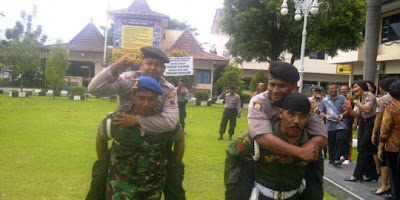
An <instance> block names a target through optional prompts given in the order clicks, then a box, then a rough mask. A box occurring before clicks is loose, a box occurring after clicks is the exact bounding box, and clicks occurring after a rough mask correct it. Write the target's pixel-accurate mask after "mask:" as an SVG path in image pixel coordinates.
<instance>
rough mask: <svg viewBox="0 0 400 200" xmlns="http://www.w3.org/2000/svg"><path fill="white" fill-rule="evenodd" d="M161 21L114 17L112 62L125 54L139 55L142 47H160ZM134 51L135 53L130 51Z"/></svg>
mask: <svg viewBox="0 0 400 200" xmlns="http://www.w3.org/2000/svg"><path fill="white" fill-rule="evenodd" d="M161 32H162V31H161V21H159V20H145V19H133V18H129V17H116V18H115V21H114V41H113V51H112V52H113V54H112V57H113V61H114V62H115V61H116V60H118V59H119V58H120V57H121V56H123V55H125V54H132V55H134V56H137V55H139V54H138V52H139V49H140V48H142V47H144V46H153V47H157V48H160V46H161ZM132 50H136V51H132Z"/></svg>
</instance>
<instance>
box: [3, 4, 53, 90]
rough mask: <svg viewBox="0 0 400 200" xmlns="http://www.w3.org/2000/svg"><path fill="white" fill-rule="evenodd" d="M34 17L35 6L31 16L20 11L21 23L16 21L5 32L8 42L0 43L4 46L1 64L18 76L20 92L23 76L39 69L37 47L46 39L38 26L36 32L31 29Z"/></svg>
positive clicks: (38, 50)
mask: <svg viewBox="0 0 400 200" xmlns="http://www.w3.org/2000/svg"><path fill="white" fill-rule="evenodd" d="M35 16H36V6H34V8H33V12H32V14H29V15H27V14H26V12H25V11H21V21H17V22H16V23H15V26H14V27H13V28H11V29H7V30H6V38H7V40H8V41H6V42H2V44H4V46H3V47H4V50H3V51H2V54H3V56H4V59H3V60H2V62H3V63H4V64H5V65H6V66H7V67H9V68H10V69H11V71H12V75H17V74H20V86H21V91H22V88H23V82H24V76H25V74H26V73H28V72H31V71H37V70H39V69H40V66H41V62H40V49H39V46H40V45H43V44H44V42H46V39H47V36H46V35H42V27H41V26H40V25H38V26H37V28H36V30H33V29H32V26H33V25H32V24H33V20H34V18H35Z"/></svg>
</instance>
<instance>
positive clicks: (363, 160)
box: [353, 91, 377, 180]
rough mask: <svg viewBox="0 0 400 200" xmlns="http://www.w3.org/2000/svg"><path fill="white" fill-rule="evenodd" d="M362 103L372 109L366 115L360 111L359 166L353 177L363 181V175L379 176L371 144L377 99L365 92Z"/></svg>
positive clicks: (374, 149)
mask: <svg viewBox="0 0 400 200" xmlns="http://www.w3.org/2000/svg"><path fill="white" fill-rule="evenodd" d="M360 103H361V104H362V105H364V106H367V107H370V108H371V111H370V112H369V113H365V112H363V111H361V109H358V113H359V114H361V118H360V119H359V120H358V142H357V150H358V156H357V165H356V168H355V169H354V173H353V176H354V177H355V178H356V179H358V180H359V179H362V178H363V174H365V175H366V176H367V177H369V178H375V177H376V176H377V173H376V167H375V162H374V160H373V156H372V154H374V153H376V147H375V146H374V145H373V144H372V143H371V136H372V129H373V128H374V123H375V115H376V107H377V103H376V97H375V95H374V94H372V93H371V92H369V91H365V92H364V94H363V96H362V97H361V99H360Z"/></svg>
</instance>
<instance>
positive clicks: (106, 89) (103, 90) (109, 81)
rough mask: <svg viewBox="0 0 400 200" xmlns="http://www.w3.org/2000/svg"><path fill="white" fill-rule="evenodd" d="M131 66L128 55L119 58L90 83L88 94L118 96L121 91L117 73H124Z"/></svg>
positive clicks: (130, 59)
mask: <svg viewBox="0 0 400 200" xmlns="http://www.w3.org/2000/svg"><path fill="white" fill-rule="evenodd" d="M132 65H133V58H132V57H130V56H128V55H125V56H123V57H121V58H120V59H119V60H118V61H117V62H116V63H114V64H112V65H111V66H109V67H107V68H105V69H103V70H102V71H101V72H100V73H99V74H97V75H96V76H95V77H94V78H93V79H92V81H90V84H89V86H88V91H89V93H90V94H92V95H95V96H98V97H102V96H111V95H115V94H118V92H119V90H120V89H121V85H119V82H117V80H118V78H119V77H118V75H119V72H121V71H125V70H126V69H127V68H128V67H130V66H132Z"/></svg>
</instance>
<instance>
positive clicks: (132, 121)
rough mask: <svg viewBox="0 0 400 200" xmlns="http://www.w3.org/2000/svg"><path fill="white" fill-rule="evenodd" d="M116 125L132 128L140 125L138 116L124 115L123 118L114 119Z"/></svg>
mask: <svg viewBox="0 0 400 200" xmlns="http://www.w3.org/2000/svg"><path fill="white" fill-rule="evenodd" d="M113 121H114V124H115V125H117V126H119V127H132V126H137V125H138V124H139V122H138V119H137V117H136V115H131V114H125V113H123V114H122V116H121V117H114V120H113Z"/></svg>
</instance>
